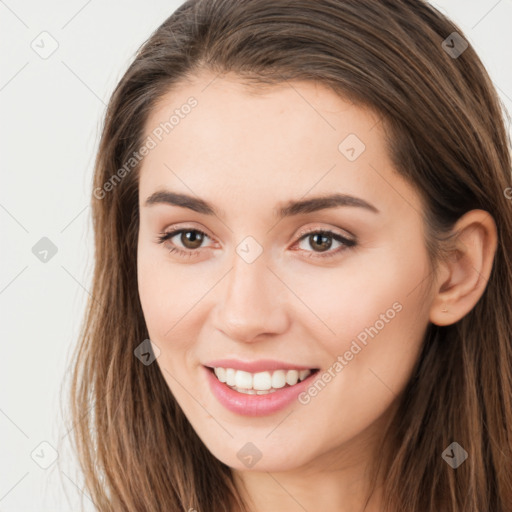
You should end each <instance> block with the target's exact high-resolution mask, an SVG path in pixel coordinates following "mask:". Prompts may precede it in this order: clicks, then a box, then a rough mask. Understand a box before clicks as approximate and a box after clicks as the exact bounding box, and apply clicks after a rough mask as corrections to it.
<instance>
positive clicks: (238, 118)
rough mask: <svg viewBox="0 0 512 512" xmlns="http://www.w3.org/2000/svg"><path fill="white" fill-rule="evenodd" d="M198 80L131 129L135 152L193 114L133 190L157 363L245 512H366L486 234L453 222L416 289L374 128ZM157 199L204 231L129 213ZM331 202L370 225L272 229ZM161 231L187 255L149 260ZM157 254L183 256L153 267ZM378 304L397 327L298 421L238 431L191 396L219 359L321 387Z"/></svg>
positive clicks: (160, 214) (273, 93)
mask: <svg viewBox="0 0 512 512" xmlns="http://www.w3.org/2000/svg"><path fill="white" fill-rule="evenodd" d="M214 78H215V77H214V76H213V75H210V74H207V73H203V74H201V75H198V76H196V77H194V80H193V81H192V82H190V83H187V84H186V85H185V84H184V85H183V86H180V87H179V88H177V89H175V90H174V91H172V92H170V93H168V94H167V95H166V96H165V98H164V99H163V101H161V102H160V103H159V105H158V106H157V107H156V108H155V109H154V110H153V111H152V112H151V115H150V117H149V119H148V122H147V124H146V137H147V136H148V135H150V134H151V133H152V130H153V129H154V128H155V127H157V126H158V125H159V123H160V122H164V121H166V120H168V119H169V116H170V115H171V114H172V111H173V110H174V109H176V108H179V107H180V106H181V105H183V104H185V103H186V101H187V98H189V97H190V96H194V97H195V98H196V99H197V101H198V105H197V106H196V107H195V108H194V109H193V110H192V112H191V113H190V114H189V115H188V116H185V117H184V119H180V122H179V124H178V125H177V126H175V127H174V129H173V130H172V132H170V133H169V134H167V135H166V136H164V137H163V139H162V141H161V142H159V143H158V144H157V146H156V147H155V148H154V149H152V150H151V151H150V152H149V153H148V154H147V155H146V156H145V158H144V160H143V163H142V167H141V171H140V177H139V197H140V230H139V241H138V255H137V257H138V284H139V294H140V299H141V304H142V308H143V312H144V317H145V320H146V324H147V327H148V331H149V335H150V338H151V340H152V341H153V343H154V344H155V345H156V346H157V347H158V349H159V351H160V353H159V356H158V358H157V360H156V362H157V364H158V365H159V367H160V369H161V370H162V374H163V376H164V378H165V380H166V382H167V383H168V386H169V389H170V391H171V392H172V393H173V395H174V396H175V398H176V400H177V401H178V403H179V404H180V406H181V407H182V409H183V411H184V413H185V415H186V416H187V418H188V419H189V421H190V423H191V424H192V426H193V428H194V429H195V431H196V432H197V434H198V435H199V437H200V438H201V439H202V441H203V442H204V444H205V445H206V446H207V448H208V449H209V450H210V451H211V452H212V453H213V455H214V456H215V457H217V458H218V459H219V460H221V461H222V462H223V463H225V464H227V465H228V466H230V467H231V468H232V469H233V471H234V474H235V478H236V482H237V484H238V485H239V487H240V489H241V490H242V492H243V493H244V496H245V497H246V498H247V499H249V500H250V501H251V503H252V510H253V511H254V512H263V511H265V512H268V511H274V510H283V511H290V512H292V511H293V512H294V511H299V510H300V511H302V512H303V510H323V511H325V512H329V511H336V512H340V511H341V512H346V511H352V512H353V511H360V510H361V511H362V510H363V509H364V510H366V512H373V511H375V512H376V511H378V510H379V505H380V496H381V494H380V487H379V485H378V486H377V489H376V490H375V492H374V493H373V495H372V497H371V499H370V501H369V503H368V504H367V506H366V509H365V508H364V505H365V502H366V495H367V492H368V489H369V484H370V482H369V479H368V474H367V471H368V466H369V464H370V463H371V461H372V460H373V458H374V456H375V454H376V453H378V452H379V451H380V442H381V438H382V434H383V432H384V429H385V427H386V425H387V422H388V421H389V419H390V418H391V415H392V413H393V412H394V408H395V406H396V401H397V397H398V396H399V395H400V393H401V391H402V390H403V389H404V387H405V385H406V383H407V381H408V379H409V377H410V374H411V371H412V368H413V365H414V363H415V362H416V359H417V357H418V354H419V350H420V347H421V342H422V340H423V336H424V333H425V330H426V328H427V326H428V323H429V322H431V321H432V322H434V323H438V324H439V325H447V324H449V323H453V322H455V321H457V320H458V319H460V318H462V317H463V316H464V315H465V314H467V312H469V311H470V310H471V309H472V308H473V306H474V305H475V304H476V302H477V301H478V299H479V298H480V296H481V294H482V293H483V291H484V289H485V282H486V279H487V278H488V275H489V273H490V269H491V266H492V257H493V255H494V250H495V246H496V229H495V225H494V222H493V220H492V218H491V217H490V216H489V215H488V214H486V212H482V211H480V210H474V211H473V212H469V213H468V214H467V215H466V216H464V217H463V218H461V220H460V221H459V223H458V224H457V229H458V230H459V231H460V237H459V239H458V242H457V243H458V247H459V249H458V254H459V256H458V257H457V258H453V259H450V260H449V261H447V262H443V263H442V264H440V266H439V268H438V269H437V271H436V272H435V273H431V269H430V268H429V263H428V257H427V251H426V247H425V240H424V227H423V219H422V213H423V206H422V202H421V200H420V196H419V195H418V194H417V192H416V191H415V190H414V189H413V188H412V187H411V186H410V185H409V184H408V183H407V182H405V181H404V180H403V179H402V178H401V177H400V176H399V175H398V174H397V173H396V172H395V171H394V169H393V167H392V165H391V163H390V160H389V158H388V155H387V152H386V148H385V145H384V132H383V128H382V124H381V123H380V122H379V118H378V116H377V115H376V114H374V113H373V112H371V111H369V110H366V109H363V108H361V107H357V106H356V105H354V104H352V103H351V102H349V101H346V100H343V99H342V98H340V97H339V96H337V95H336V94H334V92H332V91H330V90H329V89H327V88H324V87H323V86H322V85H320V84H317V83H312V82H293V83H286V84H282V85H279V86H273V87H271V88H268V89H265V90H264V91H263V90H262V91H261V92H260V93H258V94H255V93H251V92H249V90H248V89H247V88H246V87H245V86H244V85H243V84H241V83H240V82H239V81H238V80H237V77H236V76H234V75H225V76H224V77H222V78H221V77H217V78H215V79H214ZM349 134H356V136H357V137H358V138H359V139H360V140H361V141H363V143H364V144H365V146H366V149H365V150H364V151H363V152H362V153H361V154H360V155H359V156H358V158H357V159H356V160H354V161H350V160H349V159H347V158H346V156H345V155H344V154H342V152H341V151H340V150H339V149H338V145H339V144H340V142H342V141H343V140H344V139H345V138H346V137H347V136H348V135H349ZM161 190H172V191H174V192H180V193H184V194H189V195H192V196H194V197H199V198H202V199H204V200H206V201H208V202H209V203H211V204H213V205H214V206H215V208H216V209H217V210H218V211H219V215H218V216H215V215H205V214H202V213H198V212H194V211H192V210H188V209H186V208H183V207H179V206H174V205H170V204H163V203H162V204H153V205H146V204H145V202H146V199H147V198H148V197H149V196H150V195H151V194H153V193H154V192H157V191H161ZM333 191H337V192H340V193H344V194H350V195H353V196H356V197H358V198H362V199H364V200H365V201H367V202H368V203H371V204H372V205H373V206H375V208H377V209H378V210H379V212H378V213H374V212H372V211H369V210H367V209H364V208H360V207H355V206H343V207H337V208H331V209H326V210H322V211H318V212H314V213H307V214H300V215H297V216H293V217H290V218H285V219H282V220H278V219H277V217H276V216H275V211H276V208H277V207H278V206H281V205H283V204H285V203H286V202H287V201H289V200H292V199H307V198H310V197H313V196H318V195H322V194H330V193H332V192H333ZM177 228H182V229H183V228H187V229H196V230H200V231H203V232H204V233H206V235H207V236H205V237H204V239H203V242H202V244H201V243H200V242H199V248H197V247H198V243H197V242H196V243H195V245H194V243H191V242H188V245H185V244H187V239H186V238H185V237H182V236H180V235H179V234H178V235H175V236H174V237H173V238H172V241H170V240H168V241H167V242H165V243H164V244H161V243H158V242H157V237H158V236H159V235H161V234H163V233H165V232H170V231H171V230H172V229H177ZM301 229H308V230H309V229H311V230H312V231H313V232H314V229H327V230H331V231H333V232H335V233H336V234H341V235H343V236H346V237H352V238H354V237H355V238H356V239H357V244H356V246H354V247H345V248H343V245H342V244H341V243H339V242H337V241H336V240H335V239H333V238H328V241H330V242H331V243H332V245H331V246H330V248H328V249H326V251H327V252H330V253H331V254H334V253H335V252H336V251H338V248H340V247H341V248H342V250H341V251H339V252H337V254H335V255H334V256H332V257H330V258H322V254H325V252H322V249H321V245H320V248H319V246H318V245H315V240H314V239H312V238H311V237H309V238H308V237H307V236H306V237H304V238H302V241H299V240H300V238H301V237H300V230H301ZM192 234H193V233H192ZM247 236H251V237H253V238H254V239H255V241H256V242H257V244H259V247H261V249H262V250H263V252H262V253H261V255H260V256H259V257H258V258H257V259H256V260H255V261H253V262H252V263H248V262H247V261H245V260H244V259H243V258H242V257H240V256H239V255H238V254H237V252H236V248H237V245H238V244H240V243H241V242H242V241H243V240H244V239H245V238H246V237H247ZM317 240H318V239H317ZM318 243H319V244H321V243H322V241H321V240H320V241H319V242H317V244H318ZM173 244H174V246H176V247H179V248H181V249H182V250H184V251H187V250H188V252H190V253H192V252H194V251H195V255H194V256H191V257H188V256H180V255H177V254H176V253H170V252H169V248H170V247H171V246H173ZM251 247H252V246H251ZM194 248H195V249H194ZM251 250H254V249H253V248H252V249H251ZM308 255H309V256H311V257H309V258H308ZM394 303H399V304H400V305H401V310H400V311H399V312H397V313H396V314H395V315H394V318H393V319H391V320H389V321H388V322H386V323H385V326H384V327H383V328H382V329H380V330H379V332H378V334H377V335H376V336H375V337H373V338H369V339H368V342H367V345H366V346H364V347H363V348H362V350H361V351H360V352H358V353H357V355H355V356H354V357H353V359H352V360H350V361H349V362H348V364H347V365H346V366H345V367H344V368H343V370H342V371H341V372H339V373H337V374H336V376H335V377H334V378H333V379H332V380H331V381H330V382H329V383H328V384H327V385H326V386H325V387H324V388H323V389H322V390H321V392H319V393H318V394H317V395H316V396H315V397H313V398H311V400H310V401H309V403H307V404H306V405H303V404H301V403H299V402H296V401H294V402H293V403H292V404H291V405H290V406H288V407H287V408H285V409H284V410H281V411H278V412H276V413H274V414H270V415H268V416H263V417H257V418H254V417H245V416H242V415H238V414H235V413H233V412H230V411H228V410H226V409H225V408H224V407H223V406H222V405H221V404H220V403H219V402H218V401H217V400H216V398H215V397H214V396H213V395H212V393H211V391H210V389H209V387H208V385H207V383H206V380H205V378H204V375H203V368H202V366H201V365H202V364H204V363H206V362H208V361H210V360H213V359H218V358H231V357H233V358H237V359H242V360H256V359H267V358H269V359H279V360H283V361H288V362H290V363H296V364H302V365H305V366H308V367H311V368H320V369H321V371H320V372H319V374H321V373H322V371H326V370H327V369H328V368H330V367H332V365H333V363H334V362H335V360H336V358H337V356H338V355H343V354H344V353H345V352H346V351H347V350H349V348H350V346H351V343H352V341H353V340H354V339H355V338H356V336H357V335H358V334H359V333H361V332H362V331H364V330H365V328H368V327H370V326H374V325H375V324H376V321H377V320H379V318H381V316H380V315H381V314H383V313H385V312H386V311H387V310H389V309H390V308H392V305H393V304H394ZM441 309H447V310H448V312H441ZM249 441H250V442H251V443H253V444H254V445H255V446H256V447H257V448H258V450H259V451H260V452H261V454H262V457H261V459H260V460H259V461H258V462H257V463H256V464H255V465H254V466H253V467H252V468H247V467H246V466H245V465H244V464H243V463H242V462H241V461H240V460H239V458H238V457H237V453H238V451H239V450H240V449H241V448H242V447H243V446H244V445H245V444H246V443H247V442H249ZM379 484H380V483H379Z"/></svg>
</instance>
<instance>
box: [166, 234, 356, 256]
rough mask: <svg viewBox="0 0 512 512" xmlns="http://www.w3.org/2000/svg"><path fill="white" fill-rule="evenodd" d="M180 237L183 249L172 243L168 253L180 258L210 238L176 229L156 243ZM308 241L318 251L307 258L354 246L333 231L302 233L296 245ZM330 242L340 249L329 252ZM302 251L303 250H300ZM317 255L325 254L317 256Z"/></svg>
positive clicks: (331, 254)
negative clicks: (338, 245)
mask: <svg viewBox="0 0 512 512" xmlns="http://www.w3.org/2000/svg"><path fill="white" fill-rule="evenodd" d="M178 235H180V238H179V240H180V243H181V244H182V245H183V247H184V248H181V247H179V246H176V245H175V243H174V242H173V243H172V245H171V246H170V247H169V251H170V252H176V253H178V254H179V255H181V256H194V255H197V253H198V250H199V249H200V248H201V245H202V243H203V241H204V239H205V237H206V238H210V237H209V236H208V235H207V234H206V233H204V232H203V231H200V230H198V229H187V228H184V229H178V230H174V231H171V232H169V233H162V234H161V235H160V236H159V237H158V239H157V240H158V243H161V244H163V243H165V242H167V241H172V239H173V238H174V237H176V236H178ZM306 239H307V240H308V243H309V245H310V247H313V248H314V247H315V246H316V247H317V248H318V251H316V250H315V251H307V250H306V252H309V253H310V254H309V255H308V257H320V258H326V257H330V256H334V255H335V254H338V253H339V252H340V251H343V250H345V249H347V248H349V247H353V246H355V245H356V241H355V240H353V239H349V238H347V237H345V236H342V235H340V234H338V233H335V232H334V231H329V230H312V231H309V232H305V233H304V232H303V233H302V234H301V237H300V238H299V239H298V240H297V242H296V244H300V242H302V241H303V240H306ZM332 240H335V241H337V242H338V243H340V244H341V247H339V248H338V249H336V250H334V251H329V249H330V248H331V246H332ZM302 250H304V249H302ZM318 253H326V254H325V255H324V254H318Z"/></svg>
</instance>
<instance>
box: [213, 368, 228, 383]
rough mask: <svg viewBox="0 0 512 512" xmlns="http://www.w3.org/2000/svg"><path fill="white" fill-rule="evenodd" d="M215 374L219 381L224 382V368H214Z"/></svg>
mask: <svg viewBox="0 0 512 512" xmlns="http://www.w3.org/2000/svg"><path fill="white" fill-rule="evenodd" d="M215 375H217V378H218V379H219V380H220V381H221V382H226V368H215Z"/></svg>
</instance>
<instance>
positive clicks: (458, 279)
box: [430, 210, 498, 326]
mask: <svg viewBox="0 0 512 512" xmlns="http://www.w3.org/2000/svg"><path fill="white" fill-rule="evenodd" d="M453 232H454V233H455V247H454V250H453V253H452V255H451V257H450V258H449V259H447V260H445V261H443V262H442V263H441V266H442V271H441V272H440V275H441V276H442V277H441V278H440V279H439V281H438V283H437V290H435V296H434V298H433V300H432V304H431V309H430V321H431V322H432V323H433V324H436V325H440V326H442V325H451V324H454V323H455V322H457V321H459V320H460V319H461V318H463V317H464V316H466V315H467V314H468V313H469V312H470V311H471V310H472V309H473V308H474V307H475V305H476V303H477V302H478V301H479V299H480V297H481V296H482V295H483V293H484V291H485V288H486V286H487V282H488V280H489V276H490V274H491V270H492V265H493V261H494V255H495V253H496V247H497V243H498V235H497V229H496V223H495V222H494V219H493V218H492V216H491V215H490V214H489V212H486V211H485V210H471V211H470V212H467V213H466V214H465V215H463V216H462V217H461V218H460V219H459V220H458V221H457V223H456V224H455V226H454V228H453Z"/></svg>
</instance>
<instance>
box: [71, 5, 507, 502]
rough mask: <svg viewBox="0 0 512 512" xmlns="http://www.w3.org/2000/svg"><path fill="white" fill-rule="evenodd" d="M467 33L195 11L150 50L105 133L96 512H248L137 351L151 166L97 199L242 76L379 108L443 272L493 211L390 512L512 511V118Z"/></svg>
mask: <svg viewBox="0 0 512 512" xmlns="http://www.w3.org/2000/svg"><path fill="white" fill-rule="evenodd" d="M454 32H457V33H458V34H459V36H460V37H462V38H464V35H463V32H462V30H461V29H460V28H459V27H458V26H457V25H455V24H454V23H453V22H452V21H450V20H449V19H447V18H446V17H445V16H444V15H443V14H442V13H440V12H439V11H438V10H436V9H435V8H434V7H432V6H431V5H430V4H428V3H427V2H426V1H423V0H379V1H375V0H188V1H186V2H185V3H183V4H182V5H181V6H180V7H179V8H178V9H177V10H176V11H175V12H174V13H173V14H172V15H171V16H170V17H169V18H168V19H167V20H166V21H165V22H164V23H163V24H162V25H161V26H160V27H159V28H158V29H157V30H156V31H155V32H154V33H153V34H152V35H151V36H150V37H149V39H148V40H147V41H146V42H145V43H144V44H143V45H142V46H141V47H140V49H139V50H138V52H137V54H136V56H135V58H134V60H133V62H132V64H131V65H130V66H129V68H128V70H127V71H126V73H125V74H124V76H123V77H122V78H121V80H120V82H119V84H118V85H117V87H116V88H115V91H114V92H113V94H112V97H111V99H110V102H109V104H108V107H107V112H106V116H105V120H104V125H103V127H102V136H101V141H100V145H99V150H98V153H97V157H96V162H95V172H94V178H93V179H94V183H93V189H94V190H93V192H92V194H91V206H92V218H93V226H94V240H95V266H94V274H93V282H92V298H91V299H90V300H89V303H88V306H87V311H86V315H85V318H84V320H83V324H82V329H81V333H80V340H79V343H78V344H77V346H76V349H75V351H74V353H73V361H72V365H73V374H72V383H71V384H72V385H71V389H70V391H69V406H70V411H71V415H72V418H73V429H72V440H73V443H74V447H75V450H76V453H77V454H78V456H79V460H80V467H81V470H82V471H83V474H84V476H85V485H86V489H87V490H88V492H89V493H90V495H91V499H92V500H93V502H94V504H95V506H96V507H97V509H98V510H100V511H102V512H104V511H105V512H106V511H120V510H123V511H126V512H132V511H133V512H135V511H147V510H151V511H159V510H162V511H163V510H166V511H189V510H190V509H195V510H198V511H208V512H228V511H229V512H232V511H234V510H248V508H247V507H248V505H247V504H245V503H244V502H243V500H242V498H241V494H240V492H239V490H237V488H236V486H235V483H234V477H233V474H232V471H231V469H230V468H229V467H228V466H226V465H225V464H223V463H222V462H220V461H219V460H217V459H216V458H215V457H214V456H213V455H212V454H211V453H210V452H209V451H208V450H207V449H206V447H205V446H204V444H203V443H202V441H201V440H200V439H199V437H198V436H197V434H196V433H195V431H194V430H193V428H192V426H191V425H190V423H189V422H188V420H187V418H186V417H185V415H184V413H183V412H182V410H181V408H180V407H179V405H178V404H177V402H176V400H175V399H174V397H173V395H172V393H171V392H170V390H169V388H168V386H167V384H166V382H165V380H164V378H163V376H162V375H161V373H160V369H159V368H158V365H155V364H153V365H149V366H145V365H142V364H141V363H140V361H139V360H138V359H137V358H136V357H134V349H135V348H136V347H137V346H138V345H139V344H140V343H141V342H142V341H143V340H145V339H147V338H148V337H149V336H148V332H147V328H146V325H145V321H144V317H143V312H142V309H141V304H140V302H139V296H138V289H137V269H136V258H137V234H138V225H139V212H138V168H139V167H138V166H137V165H136V166H134V168H133V170H131V171H130V172H126V173H123V177H122V179H121V180H119V182H116V184H115V186H112V187H109V190H108V192H106V193H104V194H101V195H100V194H99V193H98V192H97V191H98V190H106V188H105V184H106V183H107V182H109V180H112V178H113V177H114V175H116V173H118V171H119V169H121V168H122V167H123V165H124V164H125V163H126V161H127V160H128V159H129V158H130V157H131V156H132V154H133V153H134V152H136V151H137V150H138V149H139V148H140V147H141V145H142V143H143V137H144V126H145V123H146V120H147V119H148V116H149V114H150V113H151V112H152V110H153V109H154V108H155V106H156V105H157V103H158V102H159V101H160V100H161V99H162V98H163V97H164V96H165V95H166V94H167V93H169V92H170V91H172V90H173V89H175V88H178V87H186V84H187V79H188V78H190V77H193V76H194V75H195V74H196V73H199V72H200V71H202V70H207V71H210V72H213V73H215V74H217V75H222V74H224V73H228V72H229V73H236V74H237V75H238V76H239V77H240V81H242V82H244V83H246V84H247V85H248V86H251V87H254V88H255V89H261V88H263V87H267V86H268V87H271V86H272V85H274V84H282V83H285V81H292V80H309V81H315V82H318V83H321V84H323V85H325V86H327V87H329V88H331V89H332V90H334V91H335V92H336V93H337V94H339V95H340V97H343V98H345V99H349V100H350V101H352V102H354V103H355V104H357V105H361V106H365V107H367V108H370V109H372V110H373V111H374V112H376V113H377V114H378V115H379V116H380V118H381V121H382V123H383V125H384V126H385V128H386V130H384V132H385V133H386V138H387V140H386V142H387V150H388V152H389V155H390V157H391V160H392V162H393V164H394V167H395V169H396V171H397V172H398V173H399V174H400V175H402V176H403V177H405V178H406V179H407V180H408V181H409V182H410V183H411V184H412V185H413V186H414V187H415V189H416V190H417V191H418V193H419V194H420V196H421V198H422V200H423V202H424V205H425V208H424V209H425V211H424V217H425V225H426V227H427V237H426V247H427V248H428V253H429V256H430V257H431V258H432V259H431V261H432V263H433V265H434V266H435V263H436V262H438V261H439V259H440V258H442V257H443V254H444V252H443V247H445V241H446V240H449V239H450V230H451V228H452V227H453V225H454V223H455V222H456V220H457V219H459V218H460V217H461V216H462V215H463V214H464V213H466V212H468V211H469V210H472V209H482V210H485V211H487V212H489V213H490V214H491V215H492V216H493V218H494V220H495V222H496V225H497V229H498V247H497V250H496V253H495V257H494V262H493V268H492V271H491V275H490V277H489V280H488V282H487V286H486V289H485V291H484V294H483V295H482V297H481V299H480V300H479V301H478V302H477V304H476V305H475V307H474V308H473V309H472V310H471V311H470V312H469V313H468V314H467V315H466V316H465V317H464V318H462V319H461V320H460V321H458V322H456V323H455V324H453V325H450V326H445V327H439V326H436V325H434V324H430V325H429V327H428V329H427V334H426V336H425V339H424V341H423V345H422V350H421V355H420V357H419V359H418V361H417V362H416V366H415V369H414V371H413V374H412V376H411V379H410V381H409V382H408V384H407V386H406V388H405V390H404V392H403V394H402V395H401V397H400V403H399V408H398V412H397V414H396V416H395V417H394V419H393V422H392V424H391V427H390V428H389V430H388V431H387V437H386V444H385V446H386V449H385V450H383V451H382V458H381V460H380V464H379V467H380V469H381V470H382V471H383V474H384V475H385V478H384V482H385V488H384V497H385V510H386V511H388V510H389V511H393V512H439V510H442V511H443V512H482V511H484V510H485V511H490V512H510V511H511V510H512V433H511V432H512V430H511V425H512V261H511V255H512V201H511V200H510V199H508V198H510V197H512V176H511V152H510V147H511V142H510V138H509V135H508V134H507V129H506V119H505V117H506V116H508V115H507V114H506V110H505V108H504V106H503V104H502V103H501V102H500V100H499V97H498V95H497V93H496V89H495V87H494V85H493V83H492V81H491V79H490V78H489V76H488V74H487V72H486V70H485V68H484V66H483V64H482V62H481V61H480V59H479V58H478V56H477V54H476V53H475V51H474V49H473V47H472V46H471V44H469V43H468V47H467V48H466V49H465V50H464V51H463V52H462V53H461V54H460V55H458V56H457V55H454V54H453V52H452V53H450V51H449V48H453V47H454V45H455V43H454V39H453V37H454V36H453V33H454ZM450 37H451V38H452V39H450ZM445 40H447V41H448V44H447V43H443V41H445ZM457 41H459V42H460V40H459V39H457ZM507 119H508V121H510V119H509V118H508V117H507ZM117 176H118V177H119V174H117ZM452 441H457V442H458V443H460V444H461V445H462V446H463V447H464V448H465V449H466V450H467V452H468V453H469V458H468V459H467V460H466V461H465V463H464V464H462V465H461V466H460V467H458V468H457V469H456V470H454V469H452V468H451V467H450V466H449V465H448V464H446V463H445V461H444V460H443V459H442V457H441V453H442V451H443V450H444V449H445V448H446V447H447V446H448V445H449V444H450V443H451V442H452Z"/></svg>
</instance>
